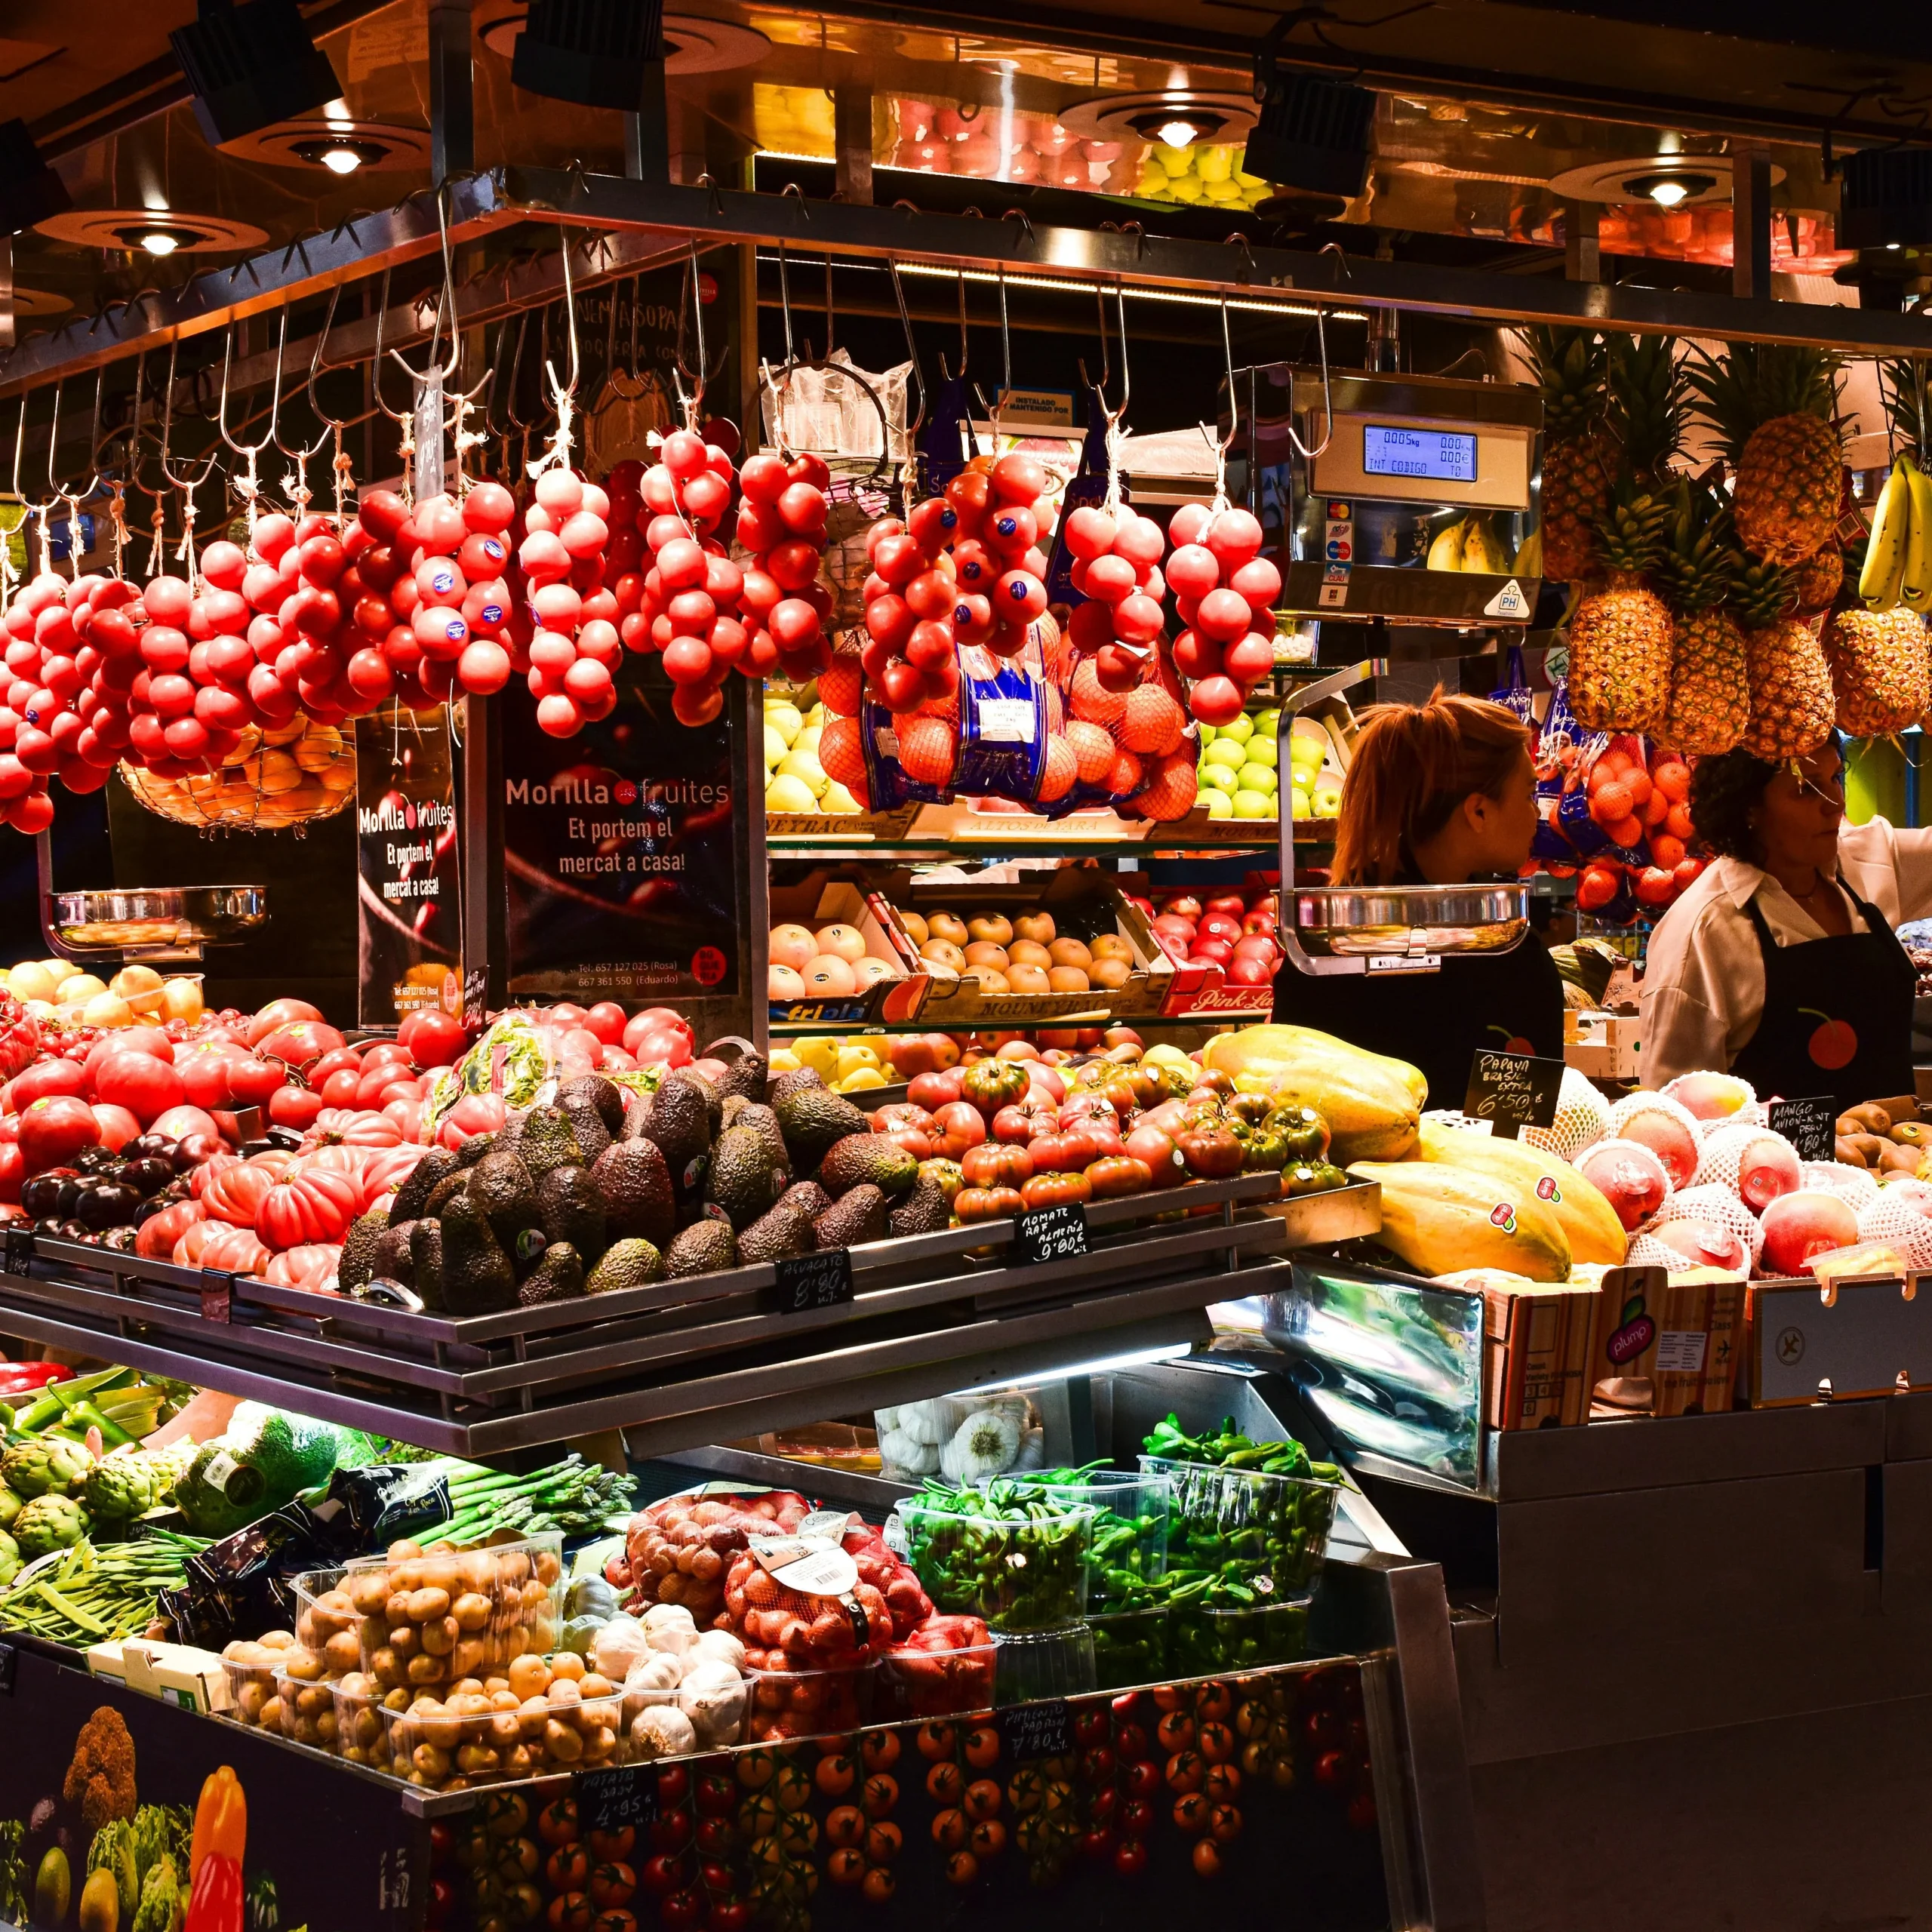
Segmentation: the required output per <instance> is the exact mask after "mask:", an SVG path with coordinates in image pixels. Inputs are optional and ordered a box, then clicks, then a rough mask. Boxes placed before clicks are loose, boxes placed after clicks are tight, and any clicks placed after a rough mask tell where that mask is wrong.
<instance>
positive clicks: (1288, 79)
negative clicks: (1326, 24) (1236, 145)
mask: <svg viewBox="0 0 1932 1932" xmlns="http://www.w3.org/2000/svg"><path fill="white" fill-rule="evenodd" d="M1294 18H1295V16H1294V15H1292V14H1284V16H1283V17H1282V18H1281V20H1280V21H1279V22H1278V23H1276V25H1275V26H1274V27H1273V28H1272V29H1270V30H1269V37H1268V39H1267V40H1266V42H1264V43H1263V47H1262V50H1261V52H1260V54H1258V55H1257V57H1256V59H1255V63H1254V97H1255V99H1256V100H1257V101H1259V102H1260V104H1261V111H1260V118H1258V119H1257V121H1256V122H1255V124H1254V129H1253V131H1252V132H1251V133H1250V134H1249V135H1248V137H1247V149H1246V150H1245V152H1244V153H1243V155H1242V156H1241V169H1242V171H1243V172H1244V173H1245V174H1257V175H1259V176H1260V177H1261V178H1262V179H1263V180H1266V181H1272V182H1273V183H1275V184H1276V185H1277V186H1280V187H1284V188H1294V189H1301V190H1302V191H1303V192H1305V193H1308V194H1313V195H1340V196H1341V197H1342V198H1344V199H1345V200H1352V199H1353V198H1355V196H1356V195H1359V194H1360V193H1361V191H1362V188H1363V186H1364V183H1366V182H1367V179H1368V152H1369V149H1368V142H1369V128H1370V127H1371V125H1372V124H1373V122H1374V118H1375V96H1374V94H1373V93H1371V91H1370V90H1369V89H1367V88H1358V87H1356V86H1355V85H1353V84H1352V82H1347V81H1331V80H1327V79H1324V78H1323V77H1322V76H1321V75H1318V74H1309V73H1297V72H1285V73H1284V72H1282V71H1281V69H1279V68H1278V67H1277V66H1275V48H1276V47H1277V46H1278V45H1279V43H1280V40H1281V35H1282V32H1283V31H1284V29H1285V28H1286V27H1287V25H1288V23H1290V22H1291V20H1294Z"/></svg>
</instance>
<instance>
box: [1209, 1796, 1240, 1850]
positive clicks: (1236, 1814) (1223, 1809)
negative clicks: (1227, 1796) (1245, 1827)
mask: <svg viewBox="0 0 1932 1932" xmlns="http://www.w3.org/2000/svg"><path fill="white" fill-rule="evenodd" d="M1207 1830H1208V1834H1209V1835H1210V1836H1211V1837H1212V1838H1214V1839H1215V1840H1216V1841H1217V1842H1219V1843H1220V1844H1233V1842H1234V1841H1235V1839H1236V1838H1239V1837H1240V1836H1241V1812H1240V1810H1238V1807H1235V1806H1234V1805H1232V1804H1217V1805H1216V1806H1215V1807H1214V1810H1212V1811H1211V1812H1210V1813H1209V1814H1208V1817H1207Z"/></svg>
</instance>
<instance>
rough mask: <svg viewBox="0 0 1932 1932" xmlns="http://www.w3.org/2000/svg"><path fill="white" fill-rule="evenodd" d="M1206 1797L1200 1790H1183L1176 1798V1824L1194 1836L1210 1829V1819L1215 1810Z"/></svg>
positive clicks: (1177, 1827)
mask: <svg viewBox="0 0 1932 1932" xmlns="http://www.w3.org/2000/svg"><path fill="white" fill-rule="evenodd" d="M1213 1808H1214V1807H1212V1806H1211V1805H1210V1804H1208V1802H1207V1799H1206V1798H1204V1797H1202V1796H1201V1793H1200V1792H1198V1791H1186V1792H1182V1794H1181V1795H1180V1797H1178V1798H1176V1799H1175V1800H1174V1826H1175V1828H1176V1829H1177V1830H1179V1831H1183V1832H1186V1834H1187V1835H1188V1836H1189V1838H1194V1837H1195V1836H1197V1835H1198V1834H1200V1833H1201V1832H1204V1831H1205V1830H1206V1829H1207V1820H1208V1818H1209V1817H1210V1816H1211V1813H1212V1811H1213Z"/></svg>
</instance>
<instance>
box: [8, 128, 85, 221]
mask: <svg viewBox="0 0 1932 1932" xmlns="http://www.w3.org/2000/svg"><path fill="white" fill-rule="evenodd" d="M71 205H72V204H71V203H70V202H69V199H68V196H67V188H66V183H65V182H63V180H61V179H60V176H59V175H57V174H55V173H54V171H53V169H52V168H50V167H49V166H48V165H47V163H46V162H45V161H43V160H42V158H41V154H40V150H39V149H38V148H37V147H35V146H34V144H33V137H32V135H31V134H29V133H28V132H27V124H26V122H24V121H0V235H12V234H14V233H15V232H17V231H18V230H19V229H23V228H31V227H32V226H33V225H34V223H35V222H37V221H45V220H46V219H47V217H48V216H49V215H51V214H60V212H61V211H62V210H63V209H64V208H68V207H69V206H71Z"/></svg>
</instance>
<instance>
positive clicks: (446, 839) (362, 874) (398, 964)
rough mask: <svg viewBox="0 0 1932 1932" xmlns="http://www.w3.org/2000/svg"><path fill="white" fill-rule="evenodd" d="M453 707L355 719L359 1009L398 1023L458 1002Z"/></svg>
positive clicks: (451, 1008)
mask: <svg viewBox="0 0 1932 1932" xmlns="http://www.w3.org/2000/svg"><path fill="white" fill-rule="evenodd" d="M455 769H456V759H455V755H454V746H452V744H451V740H450V731H449V723H448V712H445V711H443V710H441V709H437V710H435V711H423V712H409V711H398V710H397V709H395V708H394V707H388V708H386V709H384V710H382V711H380V712H372V713H371V715H369V716H368V717H366V718H358V719H357V720H356V721H355V851H356V870H357V875H358V876H357V882H356V912H357V921H358V928H359V931H360V943H359V945H358V975H357V978H358V998H357V1012H358V1016H359V1017H360V1019H361V1023H362V1024H363V1025H364V1026H383V1027H386V1026H395V1024H396V1023H398V1021H400V1020H402V1019H404V1018H405V1017H406V1016H407V1015H408V1014H410V1013H411V1012H413V1011H415V1010H416V1009H417V1008H420V1007H424V1006H440V1007H441V1008H442V1009H443V1010H444V1011H445V1012H448V1013H454V1012H456V1011H457V1010H458V1008H459V1005H460V994H461V983H462V978H463V974H462V966H461V953H462V943H463V931H462V928H463V921H462V918H461V917H460V898H459V896H458V895H459V890H460V886H459V879H460V874H459V870H458V864H457V817H458V814H457V793H456V778H455Z"/></svg>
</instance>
